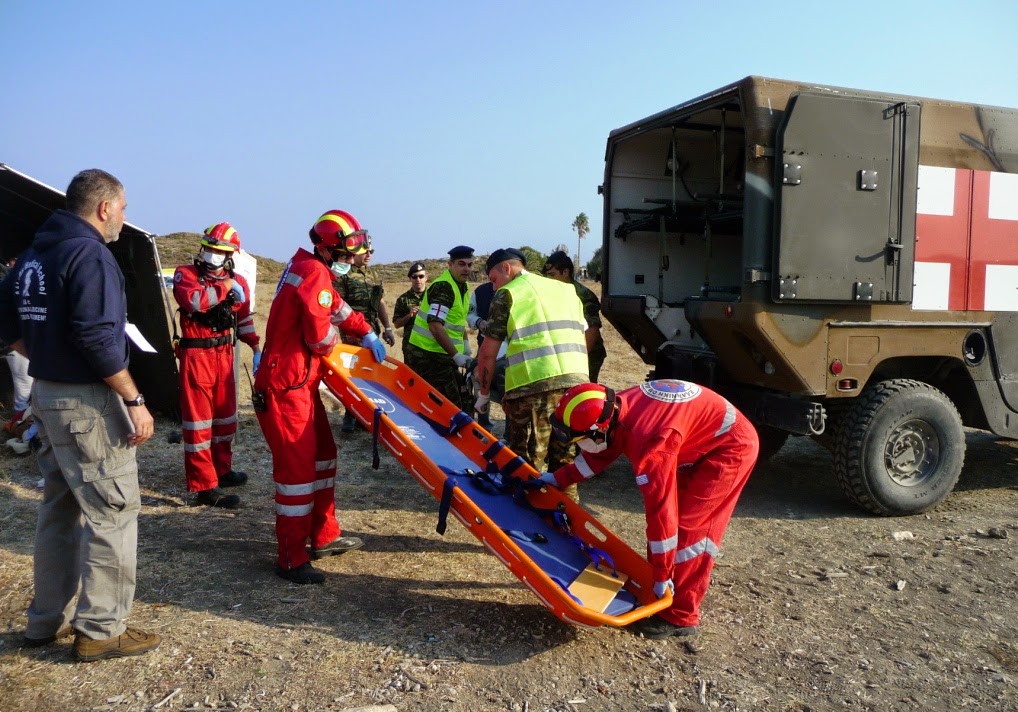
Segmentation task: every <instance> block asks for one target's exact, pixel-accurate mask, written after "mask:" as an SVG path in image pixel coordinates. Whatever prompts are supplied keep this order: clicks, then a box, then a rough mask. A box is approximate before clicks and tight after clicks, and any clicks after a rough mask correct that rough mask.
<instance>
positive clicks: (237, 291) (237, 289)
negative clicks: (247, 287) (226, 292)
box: [230, 282, 244, 302]
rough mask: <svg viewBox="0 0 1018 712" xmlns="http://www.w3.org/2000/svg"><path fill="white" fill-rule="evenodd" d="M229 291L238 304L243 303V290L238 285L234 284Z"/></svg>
mask: <svg viewBox="0 0 1018 712" xmlns="http://www.w3.org/2000/svg"><path fill="white" fill-rule="evenodd" d="M230 291H231V292H233V293H234V294H236V295H237V301H238V302H243V301H244V288H243V287H241V286H240V284H239V283H237V282H234V283H233V286H232V287H230Z"/></svg>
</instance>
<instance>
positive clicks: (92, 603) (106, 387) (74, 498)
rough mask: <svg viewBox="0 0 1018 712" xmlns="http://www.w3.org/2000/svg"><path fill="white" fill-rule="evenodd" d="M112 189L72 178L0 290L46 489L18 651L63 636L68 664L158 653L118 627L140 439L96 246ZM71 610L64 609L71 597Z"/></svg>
mask: <svg viewBox="0 0 1018 712" xmlns="http://www.w3.org/2000/svg"><path fill="white" fill-rule="evenodd" d="M126 206H127V201H126V199H125V198H124V187H123V185H121V183H120V181H118V180H117V179H116V178H114V177H113V176H112V175H110V174H109V173H106V172H105V171H101V170H98V169H91V170H87V171H82V172H81V173H79V174H78V175H76V176H75V177H74V179H73V180H72V181H71V184H70V186H69V187H68V188H67V210H58V211H56V212H55V213H53V215H52V216H50V218H49V219H48V220H47V221H46V223H45V224H44V225H43V226H42V227H41V228H40V229H39V231H38V232H37V233H36V235H35V240H34V242H33V243H32V246H31V247H29V248H28V249H27V250H26V251H25V252H24V253H23V254H22V255H21V257H20V258H19V259H18V262H17V264H16V265H15V266H14V269H13V270H12V272H11V274H10V275H8V276H7V278H5V279H4V280H3V282H2V283H0V340H2V341H4V342H6V343H9V344H11V346H12V348H14V349H15V350H17V351H18V352H20V353H22V354H24V355H25V356H28V358H29V362H30V366H29V374H30V375H31V376H33V377H34V378H35V384H34V386H33V388H32V410H33V412H34V414H35V417H36V419H37V421H38V423H39V435H40V438H41V440H42V448H41V449H40V450H39V469H40V470H41V471H42V475H43V480H44V482H45V490H44V492H43V501H42V504H41V505H40V506H39V516H38V522H37V524H36V532H35V557H34V569H35V596H34V598H33V599H32V603H31V605H30V606H29V608H28V627H27V629H26V630H25V639H24V644H25V645H27V646H41V645H47V644H49V643H51V642H53V641H54V640H56V639H57V638H58V637H63V636H65V635H70V633H71V630H72V629H71V627H69V626H73V631H74V633H75V641H74V652H75V654H76V655H77V657H78V659H79V660H102V659H104V658H111V657H123V656H126V655H140V654H141V653H145V652H148V651H149V650H152V649H154V648H156V647H157V646H158V645H159V642H160V638H159V636H158V635H155V634H152V633H145V632H143V631H140V630H137V629H134V628H128V627H127V626H126V625H125V624H124V620H125V619H126V618H127V616H128V614H129V613H130V610H131V604H132V602H133V600H134V588H135V572H136V569H137V548H138V511H139V510H140V509H141V499H140V496H139V492H138V465H137V462H136V461H135V446H137V445H140V444H142V443H143V442H145V441H146V440H148V439H149V438H150V437H152V430H153V421H152V416H151V415H150V414H149V412H148V409H147V408H146V407H145V399H144V397H142V395H141V393H139V391H138V388H137V386H135V384H134V380H133V379H132V378H131V374H130V373H128V370H127V359H128V345H127V335H126V331H125V329H126V325H127V298H126V296H125V294H124V275H123V274H122V273H121V271H120V267H119V266H118V265H117V263H116V260H114V258H113V255H112V254H111V253H110V251H109V249H108V248H107V247H106V243H109V242H113V241H114V240H116V239H117V238H118V237H119V236H120V230H121V228H122V227H123V225H124V208H125V207H126ZM79 587H80V589H81V592H80V595H79V596H78V603H77V606H76V607H74V606H72V603H73V601H74V597H75V595H76V594H78V589H79Z"/></svg>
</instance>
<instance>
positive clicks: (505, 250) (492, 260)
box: [484, 247, 527, 272]
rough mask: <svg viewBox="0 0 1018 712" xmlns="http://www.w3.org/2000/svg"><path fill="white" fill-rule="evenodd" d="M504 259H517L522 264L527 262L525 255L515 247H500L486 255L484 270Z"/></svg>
mask: <svg viewBox="0 0 1018 712" xmlns="http://www.w3.org/2000/svg"><path fill="white" fill-rule="evenodd" d="M506 260H519V261H520V262H522V263H523V264H524V265H525V264H527V258H526V256H525V255H524V254H523V253H522V252H520V251H519V250H517V249H516V248H515V247H500V248H499V249H497V250H495V251H494V252H492V253H491V256H489V257H488V262H487V263H486V264H485V265H484V271H485V272H490V271H491V268H492V267H494V266H495V265H497V264H501V263H502V262H505V261H506Z"/></svg>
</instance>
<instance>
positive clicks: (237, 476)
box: [219, 470, 247, 487]
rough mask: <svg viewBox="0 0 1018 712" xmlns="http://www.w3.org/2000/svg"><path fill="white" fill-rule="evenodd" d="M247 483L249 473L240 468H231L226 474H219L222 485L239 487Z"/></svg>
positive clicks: (220, 484)
mask: <svg viewBox="0 0 1018 712" xmlns="http://www.w3.org/2000/svg"><path fill="white" fill-rule="evenodd" d="M246 484H247V473H246V472H240V471H239V470H230V471H229V472H227V473H226V474H225V475H220V476H219V486H220V487H237V486H239V485H246Z"/></svg>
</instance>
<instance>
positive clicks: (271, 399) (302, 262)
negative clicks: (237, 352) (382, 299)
mask: <svg viewBox="0 0 1018 712" xmlns="http://www.w3.org/2000/svg"><path fill="white" fill-rule="evenodd" d="M310 235H311V242H312V244H313V245H314V248H313V250H312V252H308V251H307V250H305V249H303V248H301V249H299V250H297V254H295V255H294V256H293V258H292V259H291V260H290V262H289V264H287V266H286V269H285V270H284V271H283V276H282V277H281V278H280V280H279V286H278V287H276V296H275V299H274V300H273V301H272V308H271V310H270V311H269V321H268V325H267V326H266V328H265V350H264V351H263V358H262V364H261V367H260V368H259V369H258V374H257V376H256V377H255V411H256V412H257V413H258V423H259V424H260V425H261V427H262V432H263V433H264V434H265V440H266V441H267V442H268V444H269V449H270V450H271V451H272V479H273V480H274V481H275V483H276V538H277V540H278V567H277V569H276V573H277V574H278V575H279V576H281V577H283V578H285V579H288V580H290V581H293V582H294V583H299V584H310V583H322V582H323V581H325V576H324V574H322V572H321V571H318V570H316V569H315V568H314V567H313V566H312V565H311V562H310V560H309V559H311V558H314V559H318V558H321V557H323V556H330V555H332V554H342V553H344V552H346V551H350V550H352V549H357V548H360V547H361V546H362V545H363V542H362V541H361V540H360V539H358V538H357V537H348V536H343V535H342V530H341V529H340V527H339V523H338V522H337V521H336V497H335V483H334V480H335V476H336V441H335V440H334V439H333V436H332V428H331V426H330V425H329V419H328V416H327V414H326V412H325V406H324V405H323V404H322V398H321V395H320V394H319V392H318V386H319V384H320V383H321V382H322V377H323V375H324V367H323V363H322V361H321V359H320V358H319V356H321V355H324V354H328V353H330V352H331V351H332V349H333V347H335V346H336V344H338V343H339V342H340V335H339V333H338V332H337V330H336V329H337V328H338V329H339V330H340V331H342V332H343V333H344V334H347V335H351V336H356V337H360V338H361V339H362V341H361V344H362V345H363V346H364V347H366V348H368V349H370V351H371V353H372V355H373V356H374V358H375V359H376V360H378V361H379V362H381V361H383V360H385V347H384V346H383V345H382V342H381V341H380V340H379V338H378V337H377V336H375V333H374V332H373V331H372V330H371V326H370V325H369V324H368V323H367V322H366V321H365V320H364V317H363V315H361V314H360V313H359V312H356V311H354V310H353V309H352V308H350V306H349V305H348V304H347V303H346V302H344V301H343V300H342V298H340V296H339V294H337V293H336V290H335V289H334V288H333V286H332V280H333V279H334V278H335V277H339V276H342V275H343V274H345V273H346V272H348V271H349V269H350V264H351V262H353V257H354V255H356V254H358V253H361V252H364V251H365V250H367V249H368V246H369V244H370V238H369V237H368V235H367V232H366V231H365V230H363V229H361V226H360V224H359V223H358V222H357V220H356V219H355V218H354V217H353V216H352V215H350V214H349V213H346V212H344V211H342V210H330V211H329V212H327V213H325V214H324V215H322V216H321V217H320V218H318V220H317V221H316V222H315V224H314V226H313V227H312V228H311V231H310Z"/></svg>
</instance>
